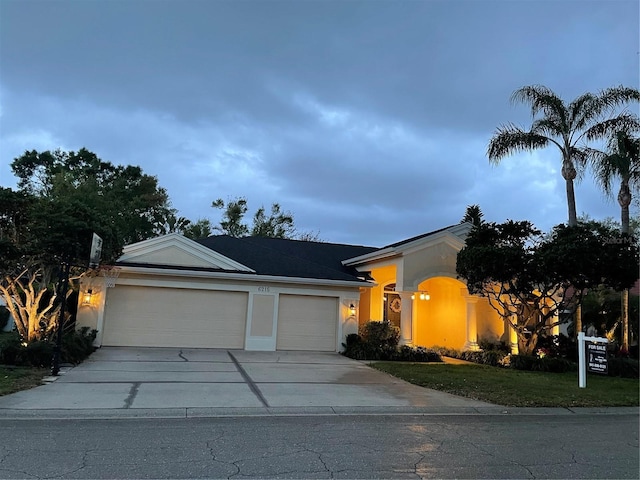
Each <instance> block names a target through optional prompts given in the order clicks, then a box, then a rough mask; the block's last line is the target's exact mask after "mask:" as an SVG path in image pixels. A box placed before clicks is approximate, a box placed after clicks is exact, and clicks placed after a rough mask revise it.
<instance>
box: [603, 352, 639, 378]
mask: <svg viewBox="0 0 640 480" xmlns="http://www.w3.org/2000/svg"><path fill="white" fill-rule="evenodd" d="M607 364H608V365H607V371H608V375H609V376H610V377H623V378H638V377H639V376H640V367H639V363H638V360H635V359H633V358H616V357H609V359H608V362H607Z"/></svg>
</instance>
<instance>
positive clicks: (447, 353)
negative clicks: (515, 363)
mask: <svg viewBox="0 0 640 480" xmlns="http://www.w3.org/2000/svg"><path fill="white" fill-rule="evenodd" d="M433 350H434V351H436V352H438V353H439V354H440V355H442V356H444V357H450V358H457V359H459V360H465V361H467V362H473V363H477V364H479V365H491V366H492V367H495V366H498V365H500V363H501V362H502V360H503V359H504V358H505V357H506V356H507V355H508V352H505V351H503V350H498V349H494V348H492V349H489V350H479V351H474V350H463V351H461V350H456V349H455V348H448V347H433Z"/></svg>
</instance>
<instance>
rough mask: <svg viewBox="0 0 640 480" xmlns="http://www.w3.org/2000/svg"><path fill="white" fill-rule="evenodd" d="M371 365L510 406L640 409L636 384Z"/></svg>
mask: <svg viewBox="0 0 640 480" xmlns="http://www.w3.org/2000/svg"><path fill="white" fill-rule="evenodd" d="M372 366H373V367H374V368H377V369H378V370H382V371H383V372H387V373H390V374H391V375H394V376H396V377H399V378H401V379H403V380H406V381H407V382H410V383H413V384H416V385H420V386H422V387H427V388H432V389H434V390H440V391H443V392H448V393H452V394H454V395H460V396H463V397H468V398H473V399H476V400H481V401H484V402H489V403H494V404H497V405H504V406H508V407H622V406H638V404H639V401H638V397H639V391H638V386H639V382H638V379H633V378H617V377H607V376H604V375H595V374H587V388H579V387H578V372H567V373H541V372H528V371H522V370H513V369H509V368H501V367H490V366H488V365H469V364H465V365H447V364H438V363H403V362H376V363H373V364H372Z"/></svg>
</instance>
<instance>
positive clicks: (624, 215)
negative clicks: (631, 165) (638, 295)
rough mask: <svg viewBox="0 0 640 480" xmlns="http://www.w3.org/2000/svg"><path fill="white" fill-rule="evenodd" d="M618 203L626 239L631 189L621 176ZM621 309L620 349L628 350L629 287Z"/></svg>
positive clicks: (621, 229)
mask: <svg viewBox="0 0 640 480" xmlns="http://www.w3.org/2000/svg"><path fill="white" fill-rule="evenodd" d="M618 203H619V204H620V220H621V222H620V233H622V235H623V237H625V238H623V240H627V239H626V236H628V235H629V230H630V222H629V205H630V204H631V190H630V189H629V179H628V178H626V177H623V178H622V182H621V183H620V191H619V192H618ZM621 301H622V309H621V310H620V316H621V317H622V345H621V347H622V349H623V350H624V351H626V352H628V351H629V289H626V288H625V289H624V290H623V291H622V295H621Z"/></svg>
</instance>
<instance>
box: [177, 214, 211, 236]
mask: <svg viewBox="0 0 640 480" xmlns="http://www.w3.org/2000/svg"><path fill="white" fill-rule="evenodd" d="M182 233H183V235H184V236H185V237H187V238H190V239H192V240H197V239H199V238H207V237H209V236H211V234H212V233H213V227H212V226H211V221H210V220H209V219H206V218H199V219H198V220H197V221H196V222H195V223H191V222H190V223H189V224H188V225H187V226H185V227H184V229H183V231H182Z"/></svg>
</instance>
